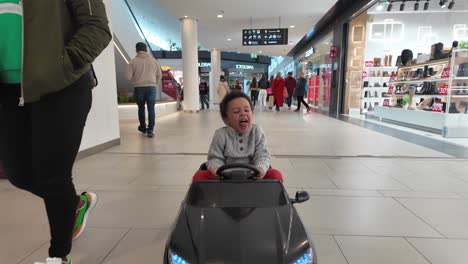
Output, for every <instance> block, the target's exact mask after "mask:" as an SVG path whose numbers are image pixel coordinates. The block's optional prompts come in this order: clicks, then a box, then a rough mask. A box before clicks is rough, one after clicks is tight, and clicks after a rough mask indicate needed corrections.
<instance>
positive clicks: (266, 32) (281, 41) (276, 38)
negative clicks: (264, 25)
mask: <svg viewBox="0 0 468 264" xmlns="http://www.w3.org/2000/svg"><path fill="white" fill-rule="evenodd" d="M287 44H288V29H287V28H273V29H244V30H242V45H243V46H259V45H287Z"/></svg>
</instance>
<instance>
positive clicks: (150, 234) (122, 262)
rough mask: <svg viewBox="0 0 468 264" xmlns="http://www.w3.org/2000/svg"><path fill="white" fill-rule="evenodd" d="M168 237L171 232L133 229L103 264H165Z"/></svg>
mask: <svg viewBox="0 0 468 264" xmlns="http://www.w3.org/2000/svg"><path fill="white" fill-rule="evenodd" d="M168 235H169V230H161V229H132V230H131V231H130V232H129V233H128V234H127V235H126V236H125V238H124V239H122V241H121V242H120V243H119V244H118V245H117V247H115V249H114V250H112V252H111V253H110V254H109V256H108V257H107V258H106V259H105V260H104V262H103V263H104V264H129V263H148V260H151V261H152V263H163V257H164V248H165V246H166V242H167V237H168Z"/></svg>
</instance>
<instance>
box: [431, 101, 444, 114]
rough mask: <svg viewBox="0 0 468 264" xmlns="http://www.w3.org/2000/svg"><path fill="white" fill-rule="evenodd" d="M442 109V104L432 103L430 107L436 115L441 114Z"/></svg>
mask: <svg viewBox="0 0 468 264" xmlns="http://www.w3.org/2000/svg"><path fill="white" fill-rule="evenodd" d="M443 108H444V104H443V103H434V104H433V105H432V112H437V113H441V112H442V110H443Z"/></svg>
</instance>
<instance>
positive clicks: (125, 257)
mask: <svg viewBox="0 0 468 264" xmlns="http://www.w3.org/2000/svg"><path fill="white" fill-rule="evenodd" d="M255 119H256V123H258V124H260V125H261V126H262V127H263V129H264V131H265V134H266V136H267V140H268V143H269V146H270V148H271V153H272V154H273V155H274V158H273V166H274V167H275V168H277V169H279V170H281V171H282V172H283V174H284V176H285V185H286V187H287V190H288V191H289V192H290V195H293V192H294V191H296V190H302V189H304V190H306V191H308V192H309V194H310V195H311V199H310V201H308V202H306V203H304V204H301V205H299V206H298V210H299V213H300V215H301V217H302V220H303V222H304V224H305V225H306V227H307V229H308V232H309V235H310V236H311V238H312V239H313V240H314V242H315V244H316V247H317V254H318V258H319V263H320V264H386V263H405V264H406V263H408V264H427V263H432V264H458V263H460V264H461V263H463V264H465V263H468V253H467V250H466V248H468V176H467V174H466V171H468V160H461V159H455V158H453V157H450V156H448V155H447V154H444V153H441V152H437V151H434V150H431V149H428V148H424V147H421V146H418V145H415V144H412V143H409V142H406V141H402V140H399V139H397V138H393V137H390V136H386V135H383V134H380V133H377V132H374V131H371V130H368V129H366V128H362V127H359V126H355V125H352V124H349V123H346V122H342V121H339V120H335V119H331V118H328V117H326V116H323V115H318V114H304V115H303V114H296V113H292V112H291V113H289V112H281V113H273V112H259V113H255ZM221 125H222V123H221V121H220V118H219V114H218V113H217V112H215V111H212V112H203V113H199V114H174V115H170V116H165V117H162V118H160V119H158V120H157V130H156V137H155V138H154V139H147V138H145V137H143V136H142V135H140V134H138V133H137V132H136V123H135V122H134V121H129V120H126V121H122V123H121V129H122V130H121V131H122V145H120V146H118V147H115V148H113V149H109V150H108V151H105V152H103V153H101V154H98V155H95V156H92V157H88V158H86V159H83V160H80V161H79V162H77V164H76V166H75V170H74V178H75V183H76V184H77V188H78V190H79V191H82V190H92V191H94V192H97V193H98V195H99V197H100V200H99V203H98V206H97V207H96V210H95V213H94V214H93V215H92V216H91V218H90V223H89V229H87V231H86V232H85V234H84V235H83V237H81V238H80V239H79V240H78V241H76V242H75V243H74V250H73V253H72V257H73V260H74V263H83V264H98V263H106V264H120V263H122V264H128V263H162V256H163V250H164V245H165V243H166V239H167V235H168V232H169V228H170V226H171V224H172V222H173V220H174V219H175V216H176V214H177V211H178V208H179V205H180V203H181V201H182V199H183V197H184V195H185V192H186V190H187V188H188V186H189V184H190V179H191V176H192V175H193V173H194V172H195V171H196V170H197V169H198V167H199V165H200V164H201V163H202V162H203V161H204V160H205V159H206V152H207V150H208V146H209V143H210V140H211V136H212V134H213V132H214V130H215V129H216V128H218V127H220V126H221ZM0 207H1V208H4V212H7V214H6V215H5V216H3V215H2V217H0V263H2V264H3V263H5V264H16V263H21V264H31V263H33V262H34V261H38V260H43V259H44V258H45V257H46V254H47V247H48V225H47V221H46V219H45V212H44V206H43V205H42V203H41V201H40V200H39V199H37V198H35V197H34V196H32V195H29V194H27V193H25V192H22V191H18V190H15V189H14V188H12V187H11V186H10V185H9V184H8V183H6V182H5V181H0Z"/></svg>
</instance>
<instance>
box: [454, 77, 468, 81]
mask: <svg viewBox="0 0 468 264" xmlns="http://www.w3.org/2000/svg"><path fill="white" fill-rule="evenodd" d="M453 80H454V81H461V80H465V81H468V77H454V78H453Z"/></svg>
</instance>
